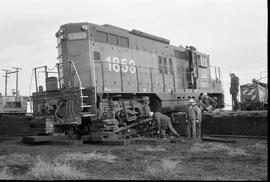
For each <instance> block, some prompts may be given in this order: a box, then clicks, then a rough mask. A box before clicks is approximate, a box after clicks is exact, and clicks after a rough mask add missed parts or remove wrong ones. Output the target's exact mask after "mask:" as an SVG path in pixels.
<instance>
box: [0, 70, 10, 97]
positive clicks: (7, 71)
mask: <svg viewBox="0 0 270 182" xmlns="http://www.w3.org/2000/svg"><path fill="white" fill-rule="evenodd" d="M2 71H4V72H5V75H3V77H5V96H7V78H8V77H9V76H8V74H9V71H10V70H7V69H2Z"/></svg>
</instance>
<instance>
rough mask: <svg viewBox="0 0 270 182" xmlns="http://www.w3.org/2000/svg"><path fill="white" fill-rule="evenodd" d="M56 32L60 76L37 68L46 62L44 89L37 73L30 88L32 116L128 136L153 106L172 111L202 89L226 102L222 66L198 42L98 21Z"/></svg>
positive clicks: (63, 126) (75, 129)
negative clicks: (173, 41)
mask: <svg viewBox="0 0 270 182" xmlns="http://www.w3.org/2000/svg"><path fill="white" fill-rule="evenodd" d="M56 37H57V48H58V53H59V56H58V63H57V64H56V68H57V71H56V72H54V73H57V76H50V75H51V73H52V72H50V70H49V69H48V68H47V66H44V67H39V68H34V71H35V75H36V74H37V70H39V69H41V68H42V69H43V68H44V73H45V80H46V86H45V87H46V88H43V87H41V86H39V85H38V81H37V76H36V92H35V93H33V94H32V101H33V116H34V121H35V122H36V123H38V122H39V121H48V122H51V123H52V124H53V126H54V131H56V129H57V128H58V129H60V130H65V131H66V133H68V134H74V133H81V134H91V133H102V135H103V137H105V134H106V135H107V136H108V135H110V134H113V135H112V136H115V135H114V134H116V133H118V134H119V133H121V134H122V136H124V134H125V132H126V130H125V129H127V128H130V127H127V126H135V125H136V123H140V122H141V123H144V121H146V120H147V114H148V113H147V111H146V110H147V109H145V108H148V107H147V106H150V108H151V110H152V111H159V112H162V113H166V114H168V115H170V114H173V113H175V112H181V111H184V108H185V106H186V104H187V102H188V100H189V99H191V98H193V99H197V98H198V97H199V95H200V94H201V93H202V92H207V93H208V94H209V95H210V96H211V97H212V98H214V99H215V100H216V101H217V103H218V104H217V107H219V108H222V107H224V94H223V88H222V81H221V73H220V69H219V68H218V67H212V66H210V61H209V55H207V54H204V53H201V52H199V51H197V50H196V48H194V47H192V46H190V47H186V48H184V47H181V46H180V47H176V46H173V45H170V41H169V40H167V39H164V38H162V37H158V36H154V35H151V34H148V33H144V32H141V31H138V30H132V31H128V30H126V29H122V28H119V27H115V26H112V25H107V24H106V25H102V26H100V25H95V24H92V23H69V24H65V25H62V26H61V27H60V29H59V31H58V32H57V33H56ZM211 69H213V70H214V75H213V74H211ZM148 121H149V120H148ZM142 126H143V124H142ZM117 136H120V135H117Z"/></svg>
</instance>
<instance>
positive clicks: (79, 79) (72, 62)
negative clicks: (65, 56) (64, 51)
mask: <svg viewBox="0 0 270 182" xmlns="http://www.w3.org/2000/svg"><path fill="white" fill-rule="evenodd" d="M70 62H71V64H72V66H73V68H74V70H75V73H76V76H77V77H78V81H79V84H80V88H82V82H81V78H80V76H79V73H78V71H77V68H76V66H75V64H74V61H70Z"/></svg>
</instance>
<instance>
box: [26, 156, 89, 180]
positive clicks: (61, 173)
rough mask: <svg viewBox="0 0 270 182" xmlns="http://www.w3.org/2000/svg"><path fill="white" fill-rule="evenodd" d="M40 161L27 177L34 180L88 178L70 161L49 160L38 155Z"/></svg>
mask: <svg viewBox="0 0 270 182" xmlns="http://www.w3.org/2000/svg"><path fill="white" fill-rule="evenodd" d="M37 159H38V161H37V162H36V163H35V164H34V166H33V167H32V168H31V169H30V170H29V172H28V173H27V174H26V178H27V179H29V178H30V179H33V180H76V179H87V175H86V174H85V173H83V172H81V171H79V170H77V169H75V168H73V167H72V166H71V165H70V164H69V163H60V162H48V161H46V160H45V158H43V157H40V156H38V157H37Z"/></svg>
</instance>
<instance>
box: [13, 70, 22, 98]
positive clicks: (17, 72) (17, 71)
mask: <svg viewBox="0 0 270 182" xmlns="http://www.w3.org/2000/svg"><path fill="white" fill-rule="evenodd" d="M12 68H13V69H15V70H16V71H14V72H12V73H15V72H16V99H17V98H18V96H19V94H18V75H19V70H22V68H18V67H12Z"/></svg>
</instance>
